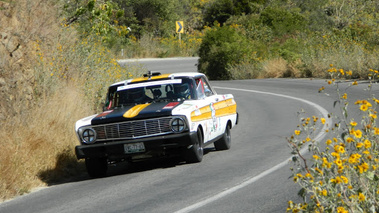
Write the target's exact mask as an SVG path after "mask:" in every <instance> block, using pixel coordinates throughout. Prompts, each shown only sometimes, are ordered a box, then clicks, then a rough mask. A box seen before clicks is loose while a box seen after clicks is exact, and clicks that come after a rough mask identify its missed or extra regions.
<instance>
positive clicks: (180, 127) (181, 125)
mask: <svg viewBox="0 0 379 213" xmlns="http://www.w3.org/2000/svg"><path fill="white" fill-rule="evenodd" d="M170 127H171V130H172V131H174V132H183V131H184V130H186V122H185V120H184V119H183V118H181V117H175V118H173V119H172V120H171V122H170Z"/></svg>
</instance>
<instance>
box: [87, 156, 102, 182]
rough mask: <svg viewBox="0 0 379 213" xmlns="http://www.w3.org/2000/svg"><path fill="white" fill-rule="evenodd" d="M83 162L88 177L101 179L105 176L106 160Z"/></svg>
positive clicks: (95, 159)
mask: <svg viewBox="0 0 379 213" xmlns="http://www.w3.org/2000/svg"><path fill="white" fill-rule="evenodd" d="M85 161H86V168H87V173H88V175H89V176H90V177H94V178H96V177H103V176H105V175H106V174H107V170H108V160H107V159H106V158H86V160H85Z"/></svg>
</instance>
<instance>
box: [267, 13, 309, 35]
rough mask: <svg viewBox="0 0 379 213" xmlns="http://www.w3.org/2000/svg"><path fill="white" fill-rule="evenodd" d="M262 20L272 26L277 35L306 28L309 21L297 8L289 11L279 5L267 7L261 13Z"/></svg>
mask: <svg viewBox="0 0 379 213" xmlns="http://www.w3.org/2000/svg"><path fill="white" fill-rule="evenodd" d="M261 21H262V23H263V24H265V25H267V26H269V27H271V28H272V29H273V30H274V32H275V33H276V35H284V34H288V33H293V32H295V31H301V30H304V29H305V28H306V26H307V23H308V22H307V19H306V18H305V17H304V16H303V15H302V14H301V13H299V12H298V11H296V10H295V9H292V10H290V11H288V10H287V9H286V8H279V7H266V8H265V9H264V10H263V11H262V13H261Z"/></svg>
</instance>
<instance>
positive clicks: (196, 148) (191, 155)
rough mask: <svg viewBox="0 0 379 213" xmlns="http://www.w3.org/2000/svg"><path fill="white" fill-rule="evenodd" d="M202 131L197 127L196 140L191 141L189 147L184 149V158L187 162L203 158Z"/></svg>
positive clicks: (199, 160) (196, 161)
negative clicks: (191, 143)
mask: <svg viewBox="0 0 379 213" xmlns="http://www.w3.org/2000/svg"><path fill="white" fill-rule="evenodd" d="M203 155H204V149H203V132H202V131H201V129H197V137H196V141H193V145H192V147H191V148H189V149H187V150H185V153H184V158H185V160H186V162H187V163H198V162H201V161H202V160H203Z"/></svg>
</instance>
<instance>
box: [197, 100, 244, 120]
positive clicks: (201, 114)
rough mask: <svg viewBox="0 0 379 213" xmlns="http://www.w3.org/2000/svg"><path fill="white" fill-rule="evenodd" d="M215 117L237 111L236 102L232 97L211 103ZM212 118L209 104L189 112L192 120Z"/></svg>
mask: <svg viewBox="0 0 379 213" xmlns="http://www.w3.org/2000/svg"><path fill="white" fill-rule="evenodd" d="M213 107H214V110H215V116H216V117H222V116H227V115H233V114H236V113H237V104H236V102H235V101H233V99H227V100H224V101H220V102H217V103H214V104H213ZM211 118H212V110H211V107H210V105H207V106H205V107H202V108H200V109H197V110H195V111H193V112H192V113H191V120H192V122H196V121H202V120H207V119H211Z"/></svg>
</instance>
